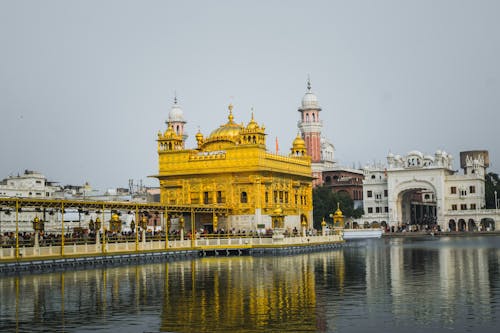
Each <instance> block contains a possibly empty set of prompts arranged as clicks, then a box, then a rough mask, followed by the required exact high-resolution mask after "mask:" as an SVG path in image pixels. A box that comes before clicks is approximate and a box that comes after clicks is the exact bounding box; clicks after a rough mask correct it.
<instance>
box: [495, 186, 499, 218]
mask: <svg viewBox="0 0 500 333" xmlns="http://www.w3.org/2000/svg"><path fill="white" fill-rule="evenodd" d="M495 213H498V199H497V191H496V190H495Z"/></svg>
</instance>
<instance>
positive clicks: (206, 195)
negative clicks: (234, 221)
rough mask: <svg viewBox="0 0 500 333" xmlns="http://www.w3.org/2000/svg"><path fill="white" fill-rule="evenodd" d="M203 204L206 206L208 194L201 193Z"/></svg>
mask: <svg viewBox="0 0 500 333" xmlns="http://www.w3.org/2000/svg"><path fill="white" fill-rule="evenodd" d="M203 203H204V204H208V203H209V202H208V192H203Z"/></svg>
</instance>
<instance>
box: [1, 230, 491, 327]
mask: <svg viewBox="0 0 500 333" xmlns="http://www.w3.org/2000/svg"><path fill="white" fill-rule="evenodd" d="M351 244H353V245H352V246H348V247H346V248H343V249H340V250H332V251H329V252H318V253H312V254H304V255H293V256H280V257H250V256H248V257H207V258H201V259H198V260H193V261H177V262H168V263H161V264H159V263H156V264H148V265H138V266H126V267H111V268H109V267H108V268H102V269H93V270H77V271H65V272H57V273H47V274H39V275H21V276H8V277H0V332H16V331H18V332H42V331H43V332H46V331H50V332H96V331H97V332H120V333H125V332H284V331H288V332H375V331H377V332H403V331H404V332H406V333H409V332H443V331H454V332H499V331H500V328H499V327H500V276H499V273H500V272H499V271H500V237H471V238H440V239H438V238H427V239H419V240H415V239H413V240H411V239H400V238H399V239H398V238H393V239H380V240H372V241H363V242H356V243H351Z"/></svg>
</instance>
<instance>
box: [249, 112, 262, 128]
mask: <svg viewBox="0 0 500 333" xmlns="http://www.w3.org/2000/svg"><path fill="white" fill-rule="evenodd" d="M257 128H259V124H257V122H256V121H255V120H254V119H253V112H252V119H251V120H250V122H249V123H248V125H247V129H249V130H255V129H257Z"/></svg>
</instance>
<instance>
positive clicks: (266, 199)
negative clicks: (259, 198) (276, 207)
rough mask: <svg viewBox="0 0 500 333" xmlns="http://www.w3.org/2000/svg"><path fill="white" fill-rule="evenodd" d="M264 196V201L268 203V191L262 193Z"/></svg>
mask: <svg viewBox="0 0 500 333" xmlns="http://www.w3.org/2000/svg"><path fill="white" fill-rule="evenodd" d="M264 197H265V201H266V203H268V202H269V192H266V193H265V194H264Z"/></svg>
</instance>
